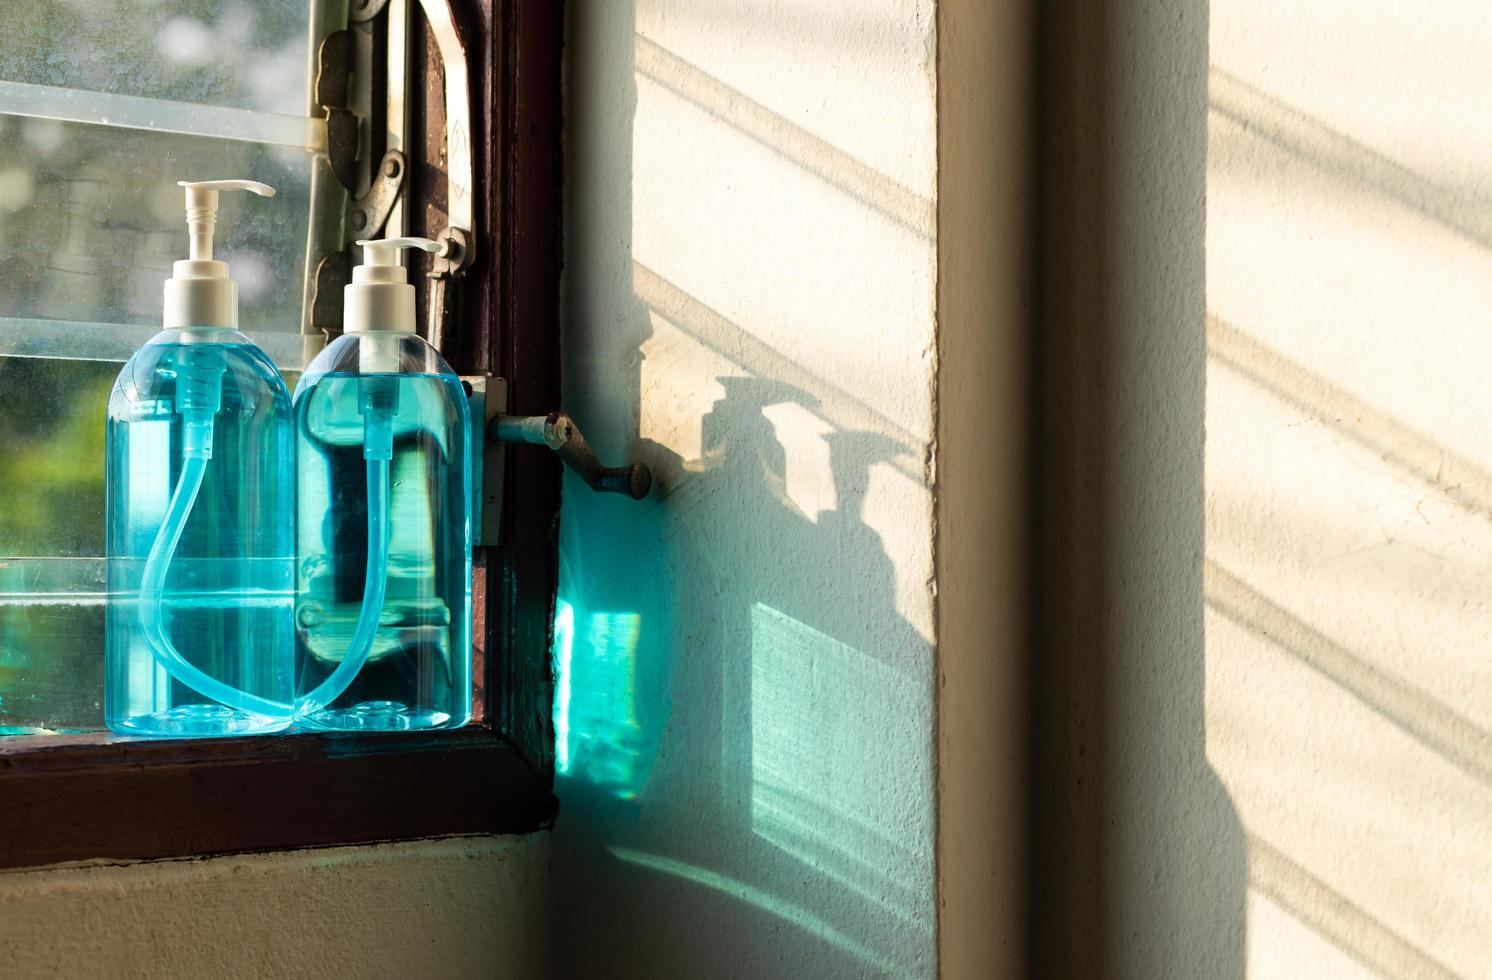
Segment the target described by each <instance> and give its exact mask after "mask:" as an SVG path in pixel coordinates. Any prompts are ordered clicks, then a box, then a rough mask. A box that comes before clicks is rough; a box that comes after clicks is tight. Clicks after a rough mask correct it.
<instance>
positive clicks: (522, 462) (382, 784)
mask: <svg viewBox="0 0 1492 980" xmlns="http://www.w3.org/2000/svg"><path fill="white" fill-rule="evenodd" d="M453 6H455V8H456V13H457V17H458V21H459V26H460V27H461V29H462V36H463V38H464V40H465V43H466V46H467V54H468V58H469V60H470V66H471V77H472V86H473V91H472V92H471V98H472V107H473V128H474V130H475V132H474V133H473V134H472V138H473V145H474V148H475V150H476V153H475V167H476V185H477V186H476V191H477V195H476V196H477V201H478V212H477V221H478V229H477V234H478V246H479V251H478V256H479V258H478V260H477V263H476V265H475V266H474V267H473V268H472V269H471V270H470V271H469V272H468V274H467V280H466V282H465V283H464V284H463V287H462V304H463V305H462V308H461V309H460V311H459V323H460V325H461V329H460V331H459V333H458V335H457V337H456V339H455V350H454V351H452V352H451V353H452V362H453V365H454V366H455V367H456V369H457V370H458V371H459V372H461V373H462V374H478V375H480V374H488V375H493V376H497V377H502V378H506V379H507V380H508V392H509V405H508V410H509V412H511V413H512V414H527V415H542V414H545V413H547V412H550V411H553V410H555V409H556V408H558V406H559V277H560V265H561V231H560V227H561V226H560V209H561V189H562V161H561V118H562V117H561V105H560V65H561V61H560V59H561V51H562V43H563V29H562V12H563V5H562V4H560V3H558V2H556V0H453ZM415 20H416V22H417V23H418V24H419V26H418V28H417V29H416V32H415V33H414V34H413V35H412V38H413V40H412V45H413V47H414V51H413V56H412V59H411V61H412V68H411V70H412V72H413V73H414V74H413V76H412V77H414V78H424V79H425V80H426V85H425V91H424V97H423V98H419V97H416V98H415V99H414V100H413V101H414V102H415V105H414V107H413V112H414V120H413V124H414V128H413V131H414V132H421V131H422V130H423V131H424V132H426V133H434V134H436V135H435V136H434V137H433V138H432V139H431V140H430V142H429V143H427V145H426V146H425V147H424V148H423V150H422V149H421V148H420V147H418V146H414V147H411V150H412V155H413V157H414V158H412V159H411V166H410V170H411V173H412V186H411V187H410V193H411V200H412V202H413V203H414V204H415V205H416V206H415V207H413V208H411V209H410V214H411V217H412V220H413V221H414V222H415V223H416V225H418V223H419V222H421V221H422V220H423V221H424V222H425V223H427V224H430V229H429V230H438V229H439V228H440V227H441V225H442V222H441V221H440V218H441V215H440V208H439V204H438V202H439V190H440V188H439V183H440V180H439V176H438V170H439V164H438V161H439V159H440V157H439V153H440V146H439V135H438V134H439V132H440V127H439V126H438V125H432V123H435V122H437V120H435V119H433V118H432V117H433V116H438V114H439V113H440V111H441V109H440V104H441V95H440V91H441V90H440V86H441V84H442V83H441V78H440V74H439V67H438V65H439V59H438V56H437V55H436V54H435V53H434V45H433V40H432V39H431V38H430V37H429V35H428V31H427V30H426V29H425V25H424V24H423V23H422V22H421V21H420V19H419V18H418V17H416V18H415ZM420 156H423V159H418V157H420ZM421 175H424V177H423V179H422V177H421ZM506 452H507V455H508V459H507V464H506V466H505V467H504V478H505V487H504V506H503V542H504V544H503V545H502V546H501V547H499V548H487V549H478V553H477V555H476V560H475V563H474V564H475V569H476V576H475V581H474V599H475V602H474V607H475V617H476V622H475V624H474V626H475V629H474V630H473V636H474V637H475V638H476V639H475V644H474V646H475V649H474V654H475V656H476V658H477V664H476V670H475V673H476V678H477V679H476V685H475V686H476V691H475V692H474V699H475V701H474V705H473V708H474V711H473V714H474V717H475V719H476V720H475V722H474V723H473V724H472V725H471V726H468V727H467V728H464V729H461V730H459V731H455V732H412V733H401V734H326V735H310V734H305V735H301V734H297V735H285V736H270V737H255V738H237V739H214V740H198V741H130V740H123V739H118V738H116V737H113V736H109V735H107V734H104V733H99V734H91V735H71V736H20V737H9V738H6V739H4V740H0V823H3V825H4V827H5V832H4V833H3V834H0V868H16V867H30V866H36V865H44V864H53V863H58V862H63V861H75V860H86V859H93V858H105V859H121V860H122V859H151V858H169V857H183V856H192V855H205V854H223V853H233V852H242V851H256V850H280V849H286V848H296V847H315V846H328V845H334V844H358V843H370V842H374V841H391V840H409V839H414V838H420V837H433V836H443V835H448V834H481V833H486V834H491V833H524V832H527V831H532V830H536V829H540V828H542V827H545V826H547V825H548V824H549V823H550V822H551V821H552V820H553V818H554V814H555V812H556V808H557V805H556V801H555V799H554V796H553V794H552V792H551V790H552V788H553V782H554V755H553V753H554V747H553V745H554V739H553V723H552V716H551V705H552V697H553V683H552V678H551V676H550V663H549V635H550V629H551V625H552V612H553V607H554V592H555V585H556V581H557V575H558V566H557V550H556V528H557V521H558V516H559V488H560V464H559V462H558V461H557V460H556V459H555V458H554V457H553V456H551V455H549V454H547V453H545V452H544V451H542V450H538V449H534V448H531V447H517V446H514V447H508V448H507V450H506Z"/></svg>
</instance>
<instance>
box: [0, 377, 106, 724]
mask: <svg viewBox="0 0 1492 980" xmlns="http://www.w3.org/2000/svg"><path fill="white" fill-rule="evenodd" d="M118 373H119V365H118V364H116V363H110V362H107V361H76V360H52V359H45V358H31V357H5V358H0V390H3V391H4V392H5V393H6V399H5V408H4V411H0V446H3V447H4V452H0V486H3V487H5V492H4V493H0V556H44V557H21V558H18V557H0V732H6V731H10V732H15V731H30V730H33V729H36V728H44V729H51V730H58V729H61V730H68V729H78V728H96V727H98V725H99V722H100V719H101V703H100V702H101V698H102V694H103V656H102V652H103V628H104V615H103V611H104V609H103V581H104V578H103V564H104V563H103V558H102V556H103V553H104V552H103V544H104V520H103V517H104V467H103V452H104V426H103V419H104V409H105V407H106V405H107V404H108V400H109V391H110V389H111V388H112V387H113V385H114V377H115V375H117V374H118Z"/></svg>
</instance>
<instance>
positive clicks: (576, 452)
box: [461, 377, 653, 545]
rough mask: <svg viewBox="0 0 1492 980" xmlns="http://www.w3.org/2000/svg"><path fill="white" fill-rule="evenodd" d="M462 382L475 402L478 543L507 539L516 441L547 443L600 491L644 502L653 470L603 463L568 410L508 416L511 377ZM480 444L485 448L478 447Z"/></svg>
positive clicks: (475, 526) (475, 522)
mask: <svg viewBox="0 0 1492 980" xmlns="http://www.w3.org/2000/svg"><path fill="white" fill-rule="evenodd" d="M461 381H462V383H463V384H464V385H465V386H466V389H467V397H468V398H469V400H470V405H471V420H472V430H473V432H472V446H473V447H474V450H473V453H472V462H473V469H472V485H473V486H474V487H476V488H477V491H478V492H477V497H476V501H475V508H474V512H473V514H472V527H473V529H474V530H475V533H476V538H477V541H476V543H477V544H478V545H495V544H500V543H501V537H502V502H503V467H504V458H503V457H504V447H505V446H507V445H509V444H512V443H521V444H524V445H529V446H545V447H547V448H548V449H550V450H552V451H553V452H554V453H555V455H557V456H559V458H560V460H561V461H562V462H563V463H564V464H565V465H566V466H568V467H569V468H570V469H572V470H574V471H575V472H576V473H577V474H579V476H580V478H581V479H582V480H584V481H585V482H586V485H587V486H589V487H590V488H591V489H592V490H595V491H596V492H598V493H620V494H625V495H626V496H628V497H631V498H632V499H633V500H642V499H643V498H644V497H646V496H647V495H648V493H649V492H650V491H651V490H652V488H653V471H652V470H651V469H649V468H648V466H647V465H646V464H644V463H633V464H632V465H630V466H616V467H606V466H602V465H601V461H600V460H599V459H597V458H596V454H595V452H594V451H593V450H592V449H591V447H590V443H588V442H586V441H585V436H583V435H581V434H580V428H579V427H578V426H576V424H575V422H574V420H572V419H571V418H570V416H568V415H566V414H565V413H564V412H551V413H550V414H548V415H529V416H523V415H506V414H504V413H505V412H506V410H507V401H508V383H507V382H506V381H504V380H503V379H502V378H486V377H463V378H462V379H461ZM476 447H480V450H481V451H480V452H478V451H475V449H476Z"/></svg>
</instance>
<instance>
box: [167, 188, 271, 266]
mask: <svg viewBox="0 0 1492 980" xmlns="http://www.w3.org/2000/svg"><path fill="white" fill-rule="evenodd" d="M176 186H178V187H185V188H186V213H187V231H188V234H189V235H190V245H189V251H188V252H187V256H188V257H189V258H190V259H191V260H192V261H194V262H208V261H211V260H212V231H213V227H214V226H215V225H216V224H217V223H218V191H249V192H250V193H253V194H258V195H259V196H260V197H274V196H275V189H274V188H273V187H271V186H269V185H268V184H261V183H259V181H257V180H178V181H177V182H176Z"/></svg>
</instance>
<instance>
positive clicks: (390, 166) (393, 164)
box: [383, 160, 399, 177]
mask: <svg viewBox="0 0 1492 980" xmlns="http://www.w3.org/2000/svg"><path fill="white" fill-rule="evenodd" d="M383 173H384V176H386V177H397V176H399V161H398V160H390V161H389V162H388V163H385V164H384V165H383Z"/></svg>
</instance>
